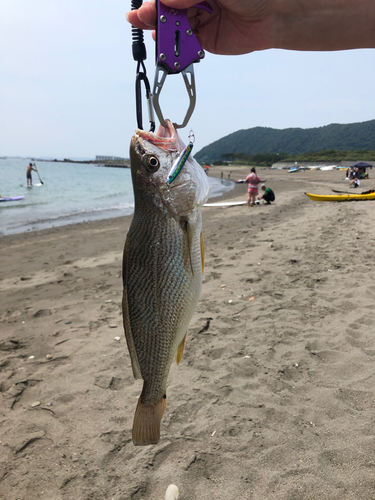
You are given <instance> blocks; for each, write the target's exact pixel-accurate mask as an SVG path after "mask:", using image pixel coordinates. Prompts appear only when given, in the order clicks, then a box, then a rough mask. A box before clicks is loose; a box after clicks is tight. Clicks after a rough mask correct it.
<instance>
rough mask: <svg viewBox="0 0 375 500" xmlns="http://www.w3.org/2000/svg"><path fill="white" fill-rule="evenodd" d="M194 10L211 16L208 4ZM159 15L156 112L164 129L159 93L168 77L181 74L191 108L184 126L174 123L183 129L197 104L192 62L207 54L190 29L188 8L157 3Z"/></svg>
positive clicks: (155, 88) (155, 86)
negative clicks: (174, 7) (177, 7)
mask: <svg viewBox="0 0 375 500" xmlns="http://www.w3.org/2000/svg"><path fill="white" fill-rule="evenodd" d="M194 7H196V8H198V9H202V10H205V11H206V12H208V13H210V14H211V13H212V8H211V6H210V5H209V4H208V3H207V2H202V3H199V4H197V5H195V6H194ZM157 16H158V18H157V30H156V59H157V65H156V74H155V82H154V89H153V104H154V109H155V112H156V114H157V116H158V118H159V120H160V123H161V124H162V125H163V126H165V120H164V117H163V113H162V112H161V109H160V104H159V96H160V92H161V89H162V87H163V85H164V82H165V79H166V77H167V75H169V74H177V73H182V76H183V79H184V82H185V86H186V89H187V92H188V95H189V100H190V105H189V108H188V110H187V113H186V116H185V119H184V121H183V123H182V124H181V125H178V124H175V127H176V128H183V127H185V126H186V124H187V123H188V121H189V119H190V117H191V115H192V113H193V111H194V107H195V102H196V95H195V79H194V69H193V63H195V62H199V61H200V60H201V59H203V58H204V56H205V53H204V50H203V49H202V46H201V44H200V43H199V42H198V39H197V37H196V36H195V34H194V33H193V30H192V29H191V26H190V23H189V20H188V17H187V9H173V8H171V7H167V6H166V5H164V4H163V3H161V1H160V0H157Z"/></svg>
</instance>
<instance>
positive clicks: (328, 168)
mask: <svg viewBox="0 0 375 500" xmlns="http://www.w3.org/2000/svg"><path fill="white" fill-rule="evenodd" d="M335 168H336V165H327V166H326V167H321V168H320V170H324V171H326V170H334V169H335Z"/></svg>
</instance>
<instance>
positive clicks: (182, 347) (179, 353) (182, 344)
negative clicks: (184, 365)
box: [176, 332, 187, 365]
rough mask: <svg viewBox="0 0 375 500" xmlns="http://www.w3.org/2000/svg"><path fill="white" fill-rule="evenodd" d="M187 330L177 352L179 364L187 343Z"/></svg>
mask: <svg viewBox="0 0 375 500" xmlns="http://www.w3.org/2000/svg"><path fill="white" fill-rule="evenodd" d="M186 337H187V332H186V333H185V335H184V338H183V339H182V340H181V342H180V345H179V346H178V347H177V352H176V363H177V364H178V365H179V364H180V363H181V359H182V355H183V354H184V349H185V344H186Z"/></svg>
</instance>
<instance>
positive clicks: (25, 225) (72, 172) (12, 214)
mask: <svg viewBox="0 0 375 500" xmlns="http://www.w3.org/2000/svg"><path fill="white" fill-rule="evenodd" d="M30 161H31V160H28V159H0V174H1V176H0V195H1V196H3V197H4V198H10V197H14V196H25V198H24V199H23V200H19V201H10V202H1V203H0V235H6V234H15V233H22V232H25V231H35V230H39V229H45V228H50V227H54V226H62V225H66V224H75V223H77V222H84V221H90V220H99V219H108V218H112V217H120V216H123V215H130V214H132V213H133V210H134V197H133V188H132V182H131V173H130V169H129V168H111V167H104V166H99V165H92V164H90V165H88V164H78V163H62V162H47V161H46V162H45V161H43V162H36V167H37V169H38V173H39V176H38V174H37V172H32V179H33V187H27V183H26V168H27V165H28V164H29V163H30ZM40 179H41V180H42V182H43V184H41V182H40ZM208 181H209V184H210V198H214V197H216V196H220V195H221V194H223V193H224V192H227V191H230V190H231V189H233V187H234V183H233V182H232V181H227V180H222V181H221V180H220V179H217V178H214V177H210V176H208Z"/></svg>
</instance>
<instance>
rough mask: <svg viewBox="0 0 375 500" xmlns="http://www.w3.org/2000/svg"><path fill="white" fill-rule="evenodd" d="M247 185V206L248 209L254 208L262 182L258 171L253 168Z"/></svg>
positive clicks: (247, 178)
mask: <svg viewBox="0 0 375 500" xmlns="http://www.w3.org/2000/svg"><path fill="white" fill-rule="evenodd" d="M245 182H246V184H248V188H247V194H248V198H247V206H248V207H253V206H254V205H255V198H256V197H257V196H258V184H260V183H261V182H265V181H262V180H261V179H260V178H259V177H258V176H257V174H256V170H255V168H254V167H253V168H252V169H251V174H249V175H248V176H247V177H246V179H245Z"/></svg>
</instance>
